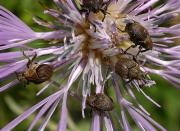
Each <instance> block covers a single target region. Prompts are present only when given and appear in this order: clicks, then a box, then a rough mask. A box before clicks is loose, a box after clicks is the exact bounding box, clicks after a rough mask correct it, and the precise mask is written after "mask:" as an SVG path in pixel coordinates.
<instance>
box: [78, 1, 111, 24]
mask: <svg viewBox="0 0 180 131" xmlns="http://www.w3.org/2000/svg"><path fill="white" fill-rule="evenodd" d="M111 1H112V0H108V1H106V2H104V1H103V0H82V4H81V9H80V13H85V15H86V18H88V16H89V14H90V12H93V13H98V12H99V11H101V12H102V13H103V15H104V17H103V19H102V21H104V19H105V17H106V14H107V8H108V6H109V4H110V3H111Z"/></svg>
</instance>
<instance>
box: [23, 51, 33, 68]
mask: <svg viewBox="0 0 180 131" xmlns="http://www.w3.org/2000/svg"><path fill="white" fill-rule="evenodd" d="M22 53H23V56H24V57H25V58H26V59H28V63H27V65H26V66H27V67H28V68H29V65H30V63H31V59H30V58H29V57H28V56H27V55H26V54H25V52H24V51H22Z"/></svg>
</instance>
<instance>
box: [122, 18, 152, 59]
mask: <svg viewBox="0 0 180 131" xmlns="http://www.w3.org/2000/svg"><path fill="white" fill-rule="evenodd" d="M125 32H127V33H128V35H129V37H130V40H131V41H132V42H133V43H134V44H135V45H132V46H130V47H129V48H127V49H126V51H125V52H127V50H129V49H130V48H131V47H136V46H138V45H139V52H138V53H137V55H138V54H139V53H140V52H145V51H147V50H151V49H152V47H153V42H152V39H151V36H150V35H149V32H148V31H147V29H146V28H145V27H143V26H142V25H141V24H140V23H138V22H136V21H134V20H127V21H126V26H125ZM142 48H144V50H142ZM137 55H136V56H137Z"/></svg>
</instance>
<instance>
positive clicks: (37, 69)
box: [16, 52, 53, 84]
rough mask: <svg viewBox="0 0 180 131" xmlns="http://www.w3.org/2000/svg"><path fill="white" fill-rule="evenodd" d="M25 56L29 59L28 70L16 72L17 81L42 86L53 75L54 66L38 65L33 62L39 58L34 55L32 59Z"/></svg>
mask: <svg viewBox="0 0 180 131" xmlns="http://www.w3.org/2000/svg"><path fill="white" fill-rule="evenodd" d="M23 55H24V56H25V57H26V58H27V59H28V63H27V65H26V66H27V69H25V70H24V71H23V72H16V76H17V79H18V80H19V81H22V82H26V83H27V84H29V82H32V83H34V84H41V83H43V82H45V81H48V80H49V79H50V78H51V77H52V75H53V66H52V65H50V64H38V63H34V62H33V61H34V60H35V58H36V57H37V54H35V55H34V57H33V58H32V59H29V57H28V56H26V55H25V54H24V52H23Z"/></svg>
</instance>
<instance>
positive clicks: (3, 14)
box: [0, 6, 34, 34]
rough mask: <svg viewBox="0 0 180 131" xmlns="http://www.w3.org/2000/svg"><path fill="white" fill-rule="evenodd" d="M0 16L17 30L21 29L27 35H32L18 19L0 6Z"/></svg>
mask: <svg viewBox="0 0 180 131" xmlns="http://www.w3.org/2000/svg"><path fill="white" fill-rule="evenodd" d="M0 14H1V17H3V18H5V19H6V20H7V21H6V22H9V23H11V24H14V25H16V27H17V28H18V29H23V30H24V31H26V33H28V34H33V33H34V32H33V31H32V30H31V29H30V28H29V27H28V26H26V25H25V24H24V23H23V22H22V21H21V20H20V19H19V18H17V17H16V16H15V15H14V14H13V13H11V12H10V11H8V10H7V9H5V8H4V7H2V6H0ZM1 20H2V19H1Z"/></svg>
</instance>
